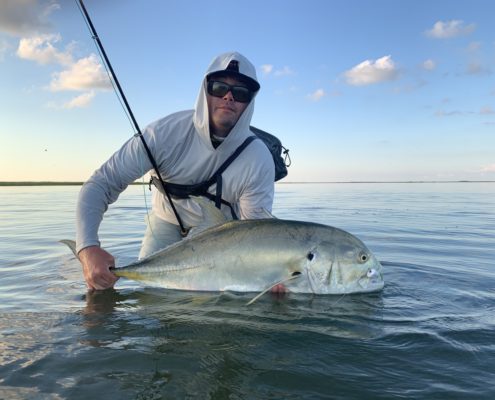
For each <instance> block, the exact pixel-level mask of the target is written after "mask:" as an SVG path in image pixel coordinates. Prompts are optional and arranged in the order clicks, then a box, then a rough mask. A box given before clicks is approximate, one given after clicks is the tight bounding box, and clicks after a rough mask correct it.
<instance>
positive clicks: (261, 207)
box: [239, 140, 275, 219]
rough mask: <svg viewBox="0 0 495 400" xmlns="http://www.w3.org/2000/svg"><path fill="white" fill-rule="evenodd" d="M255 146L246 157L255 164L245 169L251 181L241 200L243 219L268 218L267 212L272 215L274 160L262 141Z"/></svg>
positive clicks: (241, 215)
mask: <svg viewBox="0 0 495 400" xmlns="http://www.w3.org/2000/svg"><path fill="white" fill-rule="evenodd" d="M253 144H255V146H253V147H252V148H251V149H250V150H251V154H250V155H248V154H246V156H247V157H248V158H251V160H253V159H254V160H255V162H252V161H251V162H249V163H248V164H247V165H245V166H244V168H243V173H244V174H247V175H248V176H249V180H248V183H247V185H246V186H245V187H244V189H243V190H242V193H241V196H240V199H239V216H240V218H241V219H259V218H266V216H267V214H266V211H268V212H270V213H271V212H272V206H273V196H274V191H275V185H274V181H275V179H274V178H275V166H274V165H273V159H272V156H271V154H270V152H269V151H268V149H267V148H266V146H265V145H264V144H263V143H261V141H259V140H256V141H255V142H254V143H253ZM246 153H247V152H246ZM253 153H254V154H253Z"/></svg>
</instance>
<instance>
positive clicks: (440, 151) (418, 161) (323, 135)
mask: <svg viewBox="0 0 495 400" xmlns="http://www.w3.org/2000/svg"><path fill="white" fill-rule="evenodd" d="M85 4H86V7H87V9H88V11H89V13H90V15H91V17H92V19H93V22H94V24H95V26H96V29H97V31H98V34H99V36H100V39H101V40H102V42H103V44H104V46H105V49H106V51H107V53H108V55H109V57H110V60H111V62H112V65H113V67H114V69H115V71H116V73H117V76H118V78H119V80H120V82H121V84H122V86H123V88H124V91H125V93H126V96H127V98H128V100H129V102H130V104H131V106H132V109H133V111H134V114H135V116H136V118H137V120H138V122H139V124H140V125H141V127H143V128H144V126H145V125H146V124H148V123H149V122H152V121H153V120H156V119H158V118H160V117H162V116H164V115H167V114H169V113H172V112H175V111H179V110H183V109H190V108H192V107H193V106H194V102H195V99H196V96H197V93H198V89H199V85H200V82H201V79H202V76H203V74H204V71H205V70H206V68H207V66H208V64H209V62H210V61H211V60H212V59H213V57H215V56H216V55H217V54H219V53H222V52H225V51H229V50H237V51H239V52H241V53H243V54H244V55H245V56H247V57H248V58H249V59H250V60H251V61H252V62H253V64H254V65H255V66H256V68H257V73H258V78H259V80H260V83H261V87H262V88H261V91H260V93H259V95H258V97H257V98H256V108H255V113H254V117H253V121H252V123H253V125H255V126H257V127H259V128H261V129H264V130H267V131H269V132H272V133H274V134H275V135H277V136H278V137H279V138H280V139H281V140H282V142H283V143H284V145H285V146H286V147H288V148H289V149H290V154H291V156H292V162H293V164H292V166H291V167H290V169H289V176H288V177H287V178H286V179H285V181H288V182H300V181H391V180H392V181H394V180H464V179H467V180H495V75H494V73H495V28H494V25H493V15H495V2H493V1H491V0H473V1H457V0H431V1H426V0H425V1H421V0H402V1H398V0H395V1H392V0H375V1H364V0H362V1H356V0H354V1H353V0H345V1H344V0H342V1H333V0H319V1H316V0H304V1H302V0H285V1H282V0H263V1H258V0H254V1H249V2H247V1H232V0H231V1H223V0H210V1H199V0H197V1H192V0H180V1H179V0H173V1H172V0H170V1H165V0H160V1H158V0H142V1H131V0H121V1H116V0H107V1H102V0H99V1H96V0H86V1H85ZM0 69H1V74H0V87H1V89H0V107H1V115H2V124H1V125H0V135H1V143H2V144H1V146H0V181H25V180H34V181H39V180H50V181H67V180H69V181H79V180H85V179H86V178H87V177H89V175H90V174H91V173H92V171H93V170H94V169H96V168H97V167H98V166H99V165H100V164H101V163H102V162H104V161H105V159H107V158H108V157H109V156H110V155H111V154H112V153H113V152H114V151H115V150H117V149H118V148H119V147H120V145H121V144H122V143H123V142H124V141H125V140H126V139H127V138H129V137H130V136H131V135H132V134H133V130H132V127H131V125H130V123H129V122H128V120H127V118H126V116H125V114H124V112H123V111H122V109H121V106H120V104H119V103H118V100H117V98H116V96H115V94H114V93H113V91H112V90H110V89H109V85H108V78H107V77H106V76H105V72H104V70H103V68H102V66H101V61H100V60H99V58H98V56H97V52H96V48H95V45H94V42H93V41H92V39H91V37H90V34H89V32H88V29H87V27H86V25H85V23H84V21H83V19H82V16H81V14H80V13H79V10H78V8H77V6H76V3H75V1H71V0H50V1H45V0H15V1H14V0H2V1H1V2H0Z"/></svg>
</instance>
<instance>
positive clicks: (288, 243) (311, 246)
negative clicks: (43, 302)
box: [62, 204, 384, 294]
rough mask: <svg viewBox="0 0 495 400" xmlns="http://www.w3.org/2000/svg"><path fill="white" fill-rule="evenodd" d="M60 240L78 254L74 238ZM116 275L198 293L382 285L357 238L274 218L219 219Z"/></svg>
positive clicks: (353, 289)
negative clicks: (273, 288) (283, 287)
mask: <svg viewBox="0 0 495 400" xmlns="http://www.w3.org/2000/svg"><path fill="white" fill-rule="evenodd" d="M201 206H202V208H203V210H204V211H205V212H206V213H207V214H208V213H209V214H208V215H209V217H208V218H207V219H209V222H208V223H210V224H212V222H211V221H212V220H216V221H217V222H218V218H219V217H218V216H217V215H220V213H217V215H213V214H214V213H215V212H216V211H212V210H211V208H213V207H211V208H209V207H207V206H206V207H205V206H204V205H203V204H201ZM214 210H216V209H214ZM221 218H224V217H223V214H222V216H221ZM62 242H63V243H65V244H67V245H69V247H71V249H72V250H73V251H75V243H74V242H73V241H69V240H64V241H62ZM113 272H114V274H115V275H117V276H119V277H124V278H128V279H133V280H137V281H141V282H143V283H145V284H146V285H151V286H160V287H164V288H168V289H179V290H195V291H235V292H262V293H265V292H266V291H268V290H269V289H271V288H272V287H274V286H275V285H277V284H280V283H282V284H284V285H285V286H286V288H287V289H288V291H290V292H294V293H314V294H347V293H363V292H374V291H378V290H381V289H382V288H383V286H384V281H383V276H382V266H381V264H380V263H379V261H378V260H377V259H376V258H375V256H374V255H373V254H372V253H371V252H370V251H369V250H368V248H367V247H366V246H365V245H364V244H363V242H362V241H361V240H359V239H358V238H356V237H355V236H353V235H351V234H350V233H348V232H345V231H343V230H341V229H338V228H334V227H331V226H327V225H321V224H316V223H311V222H302V221H288V220H282V219H276V218H267V219H256V220H242V221H228V222H223V223H221V224H219V225H216V226H213V227H210V228H207V229H205V230H203V231H201V232H199V233H195V234H192V235H191V236H190V237H188V238H186V239H184V240H182V241H180V242H178V243H175V244H173V245H171V246H168V247H166V248H165V249H163V250H160V251H158V252H156V253H154V254H152V255H150V256H149V257H146V258H144V259H141V260H138V261H136V262H134V263H132V264H129V265H127V266H125V267H121V268H116V269H114V270H113Z"/></svg>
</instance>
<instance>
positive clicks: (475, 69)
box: [466, 61, 492, 76]
mask: <svg viewBox="0 0 495 400" xmlns="http://www.w3.org/2000/svg"><path fill="white" fill-rule="evenodd" d="M466 73H467V74H468V75H478V76H486V75H491V73H492V71H491V70H490V69H489V68H487V67H485V66H484V65H483V64H481V63H480V62H478V61H471V62H470V63H469V64H468V65H467V67H466Z"/></svg>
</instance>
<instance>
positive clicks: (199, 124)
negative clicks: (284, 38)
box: [76, 52, 274, 252]
mask: <svg viewBox="0 0 495 400" xmlns="http://www.w3.org/2000/svg"><path fill="white" fill-rule="evenodd" d="M232 60H236V61H238V66H239V72H240V73H241V74H243V75H246V76H248V77H250V78H252V79H254V80H257V78H256V71H255V68H254V66H253V65H252V64H251V63H250V62H249V61H248V60H247V59H246V58H245V57H244V56H242V55H241V54H239V53H236V52H230V53H225V54H222V55H220V56H218V57H216V58H215V59H214V60H213V62H212V63H211V65H210V66H209V68H208V70H207V72H206V74H205V77H204V79H203V82H202V85H201V88H200V91H199V95H198V98H197V100H196V107H195V109H194V110H188V111H181V112H178V113H174V114H171V115H169V116H167V117H164V118H162V119H160V120H158V121H155V122H153V123H151V124H150V125H148V126H147V127H146V128H145V129H144V131H143V137H144V139H145V141H146V143H147V145H148V147H149V148H150V150H151V153H152V154H153V157H154V158H155V160H156V163H157V165H158V168H159V171H160V175H161V176H162V179H163V180H164V181H165V182H171V183H177V184H183V185H190V184H197V183H200V182H203V181H206V180H208V179H209V178H210V177H211V176H212V175H213V174H214V172H215V171H216V170H217V169H218V168H219V167H220V166H221V165H222V164H223V162H224V161H225V160H226V159H227V158H228V157H229V156H230V155H231V154H232V153H233V152H234V151H235V150H236V149H237V147H239V146H240V145H241V144H242V143H243V142H244V140H245V139H246V138H247V137H248V136H252V135H253V133H252V132H251V131H250V130H249V126H250V123H251V117H252V115H253V112H254V97H253V99H252V100H251V102H250V103H249V105H248V106H247V108H246V109H245V110H244V112H243V113H242V115H241V116H240V118H239V120H238V121H237V123H236V125H235V126H234V127H233V128H232V130H231V131H230V133H229V134H228V135H227V137H226V138H225V139H224V140H223V142H222V143H221V144H220V145H219V146H218V147H217V148H216V149H215V148H214V147H213V145H212V143H211V138H210V128H209V116H208V104H207V97H206V84H207V82H206V77H207V76H208V75H209V74H211V73H213V72H220V71H223V70H225V69H226V68H227V66H228V65H229V63H230V62H231V61H232ZM151 170H152V165H151V162H150V160H149V159H148V157H147V155H146V152H145V150H144V147H143V144H142V142H141V139H140V138H139V137H133V138H131V139H130V140H128V141H127V142H126V143H125V144H124V145H123V146H122V147H121V148H120V150H118V151H117V152H116V153H115V154H113V155H112V156H111V157H110V159H109V160H108V161H106V162H105V163H104V164H103V165H102V166H101V167H100V168H99V169H98V170H96V171H95V172H94V174H93V175H92V176H91V178H90V179H89V180H88V181H87V182H86V183H85V184H84V185H83V187H82V189H81V191H80V194H79V200H78V207H77V237H76V243H77V251H78V252H79V251H80V250H82V249H83V248H85V247H88V246H94V245H97V246H99V245H100V242H99V239H98V228H99V226H100V223H101V221H102V218H103V214H104V212H105V211H106V210H107V208H108V205H109V204H111V203H113V202H114V201H116V200H117V198H118V196H119V194H120V193H122V192H123V191H124V190H125V189H126V187H127V186H128V185H129V184H130V183H132V182H134V181H135V180H136V179H138V178H140V177H142V176H143V175H145V174H146V173H147V172H150V171H151ZM151 174H152V175H153V176H155V175H156V174H155V172H154V171H151ZM222 180H223V187H222V198H223V199H224V200H226V201H227V202H229V203H231V204H232V205H233V208H234V211H235V212H236V214H237V215H238V216H239V217H240V218H241V219H255V218H263V217H264V216H265V215H266V212H265V210H268V211H271V209H272V204H273V194H274V164H273V159H272V156H271V154H270V152H269V151H268V149H267V147H266V146H265V145H264V143H263V142H262V141H261V140H254V141H253V142H251V143H250V144H249V145H248V146H247V147H246V148H245V149H244V150H243V151H242V153H241V154H240V155H239V156H238V157H237V158H236V159H235V160H234V162H233V163H232V164H231V165H230V166H229V167H228V168H227V169H226V170H225V171H224V172H223V174H222ZM209 192H210V193H212V194H215V192H216V188H215V185H213V186H212V187H210V189H209ZM173 201H174V205H175V207H176V210H177V211H178V213H179V215H180V217H181V219H182V222H183V224H184V225H185V227H193V226H197V225H198V224H200V222H201V221H202V212H201V207H200V206H199V205H198V204H197V203H195V202H194V200H193V199H174V200H173ZM152 209H153V212H154V214H155V215H156V216H157V217H159V218H161V219H163V220H165V221H168V222H171V223H173V224H177V219H176V217H175V215H174V213H173V211H172V209H171V206H170V204H169V203H168V200H167V199H166V198H165V196H163V195H162V194H161V193H160V192H159V191H158V190H156V189H154V190H153V194H152ZM222 212H223V213H224V214H225V215H226V216H227V217H229V216H230V209H229V208H228V207H226V206H222Z"/></svg>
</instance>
